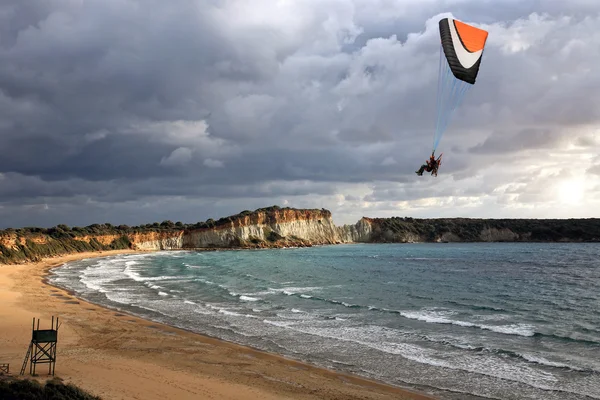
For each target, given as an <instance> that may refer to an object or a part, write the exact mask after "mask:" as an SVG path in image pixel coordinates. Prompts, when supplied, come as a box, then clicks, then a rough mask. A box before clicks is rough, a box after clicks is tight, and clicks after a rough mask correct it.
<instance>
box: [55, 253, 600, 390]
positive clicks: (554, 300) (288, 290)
mask: <svg viewBox="0 0 600 400" xmlns="http://www.w3.org/2000/svg"><path fill="white" fill-rule="evenodd" d="M599 259H600V245H597V244H529V243H528V244H520V243H519V244H516V243H492V244H368V245H367V244H356V245H339V246H324V247H312V248H301V249H277V250H247V251H246V250H244V251H215V252H187V251H176V252H159V253H152V254H143V255H123V256H116V257H110V258H103V259H90V260H83V261H78V262H74V263H69V264H67V265H66V266H64V267H61V268H59V269H55V270H54V273H53V276H52V278H51V281H52V282H53V283H54V284H56V285H58V286H62V287H65V288H68V289H71V290H74V291H75V292H76V293H78V295H79V296H81V297H82V298H85V299H87V300H90V301H92V302H95V303H99V304H103V305H106V306H110V307H113V308H116V309H120V310H123V311H127V312H131V313H133V314H137V315H140V316H143V317H146V318H149V319H153V320H155V321H160V322H164V323H167V324H171V325H174V326H179V327H183V328H187V329H191V330H193V331H196V332H200V333H204V334H208V335H211V336H216V337H219V338H223V339H226V340H229V341H233V342H237V343H241V344H246V345H251V346H253V347H256V348H260V349H264V350H267V351H272V352H276V353H279V354H283V355H285V356H288V357H292V358H295V359H300V360H305V361H308V362H311V363H313V364H316V365H320V366H324V367H328V368H333V369H337V370H342V371H347V372H352V373H356V374H359V375H362V376H366V377H369V378H376V379H379V380H383V381H386V382H389V383H392V384H396V385H400V386H404V387H409V388H414V389H417V390H421V391H425V392H428V393H432V394H435V395H437V396H439V397H440V398H443V399H479V398H490V399H545V400H548V399H573V400H577V399H600V290H599V286H600V262H599V261H598V260H599Z"/></svg>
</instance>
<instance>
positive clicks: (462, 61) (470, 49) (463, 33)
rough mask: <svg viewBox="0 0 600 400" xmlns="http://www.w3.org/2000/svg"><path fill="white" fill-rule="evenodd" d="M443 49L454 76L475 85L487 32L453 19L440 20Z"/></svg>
mask: <svg viewBox="0 0 600 400" xmlns="http://www.w3.org/2000/svg"><path fill="white" fill-rule="evenodd" d="M439 25H440V38H441V41H442V49H443V50H444V55H445V56H446V60H447V62H448V65H449V66H450V70H451V71H452V74H453V75H454V76H455V77H456V79H460V80H462V81H465V82H467V83H470V84H474V83H475V78H477V73H478V72H479V65H480V64H481V56H482V54H483V48H484V47H485V42H486V40H487V37H488V33H487V31H484V30H483V29H479V28H476V27H474V26H471V25H468V24H465V23H464V22H460V21H457V20H455V19H453V18H444V19H442V20H440V23H439Z"/></svg>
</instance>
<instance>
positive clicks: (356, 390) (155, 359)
mask: <svg viewBox="0 0 600 400" xmlns="http://www.w3.org/2000/svg"><path fill="white" fill-rule="evenodd" d="M126 252H127V251H114V252H111V251H105V252H99V253H79V254H73V255H69V256H64V257H59V258H53V259H50V260H45V261H42V262H39V263H30V264H23V265H0V304H1V306H0V321H1V326H0V363H10V369H11V373H12V374H13V375H16V374H18V373H19V370H20V368H21V365H22V363H23V358H24V356H25V352H26V351H27V346H28V344H29V340H30V338H31V323H32V319H33V318H34V317H35V318H41V323H40V328H41V329H45V328H46V329H47V328H49V327H50V323H51V318H52V316H58V317H59V318H60V322H61V326H60V329H59V342H58V352H57V363H56V376H58V377H60V378H62V379H64V380H65V382H71V383H74V384H76V385H78V386H80V387H82V388H83V389H85V390H87V391H90V392H91V393H93V394H95V395H98V396H101V397H102V398H104V399H161V400H164V399H199V398H202V399H340V400H341V399H415V400H416V399H431V398H432V397H429V396H426V395H422V394H418V393H413V392H411V391H408V390H403V389H400V388H396V387H392V386H389V385H385V384H382V383H378V382H374V381H370V380H366V379H362V378H360V377H357V376H352V375H347V374H340V373H336V372H334V371H329V370H326V369H322V368H317V367H314V366H311V365H308V364H304V363H301V362H296V361H293V360H288V359H286V358H283V357H280V356H277V355H273V354H268V353H265V352H262V351H257V350H254V349H251V348H248V347H243V346H239V345H236V344H232V343H228V342H225V341H221V340H218V339H214V338H210V337H207V336H204V335H199V334H195V333H192V332H188V331H185V330H182V329H177V328H172V327H169V326H166V325H162V324H158V323H154V322H151V321H147V320H144V319H141V318H137V317H134V316H130V315H127V314H123V313H119V312H116V311H113V310H109V309H106V308H103V307H99V306H96V305H93V304H90V303H87V302H85V301H83V300H81V299H78V298H76V297H74V296H73V295H72V294H71V293H68V292H66V291H64V290H61V289H58V288H55V287H53V286H51V285H49V284H47V283H46V282H45V276H46V274H47V273H48V271H49V270H50V269H51V268H53V267H56V266H59V265H62V264H64V263H65V262H69V261H74V260H78V259H83V258H90V257H101V256H109V255H114V254H119V253H126ZM47 371H48V367H47V365H38V368H37V372H38V374H39V375H40V378H42V379H45V378H47V377H48V376H47V375H46V374H47Z"/></svg>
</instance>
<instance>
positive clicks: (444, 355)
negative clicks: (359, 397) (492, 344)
mask: <svg viewBox="0 0 600 400" xmlns="http://www.w3.org/2000/svg"><path fill="white" fill-rule="evenodd" d="M263 322H264V323H266V324H269V325H273V326H276V327H279V328H283V329H289V330H292V331H296V332H301V333H306V334H309V335H313V336H320V337H323V338H326V339H330V340H331V339H333V340H340V341H344V342H350V343H354V344H357V345H360V346H364V347H369V348H371V349H374V350H378V351H381V352H383V353H387V354H393V355H398V356H401V357H403V358H406V359H408V360H411V361H415V362H418V363H421V364H427V365H432V366H436V367H442V368H448V369H454V370H462V371H467V372H472V373H476V374H482V375H487V376H491V377H497V378H502V379H507V380H511V381H515V382H523V383H526V384H528V385H531V386H534V387H537V388H542V389H547V390H555V389H556V388H557V387H556V385H557V384H558V382H559V380H558V378H557V377H556V376H554V374H552V373H549V372H545V371H539V370H536V369H533V368H531V367H529V366H526V365H522V364H515V363H512V362H510V361H505V360H499V359H498V358H497V357H493V356H488V357H471V356H470V355H468V354H463V353H455V352H447V351H443V352H439V351H437V350H435V349H429V348H425V347H421V346H418V345H416V344H412V343H406V342H403V341H402V338H401V337H402V336H403V333H402V332H401V331H397V330H395V329H391V328H385V327H381V326H376V325H367V326H360V327H356V326H354V327H353V326H343V325H341V326H327V327H322V326H316V325H312V326H311V325H309V324H307V323H306V321H301V322H294V321H278V320H267V319H264V320H263Z"/></svg>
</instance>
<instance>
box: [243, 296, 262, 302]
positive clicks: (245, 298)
mask: <svg viewBox="0 0 600 400" xmlns="http://www.w3.org/2000/svg"><path fill="white" fill-rule="evenodd" d="M240 300H244V301H259V300H260V299H259V298H256V297H250V296H244V295H241V296H240Z"/></svg>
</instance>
